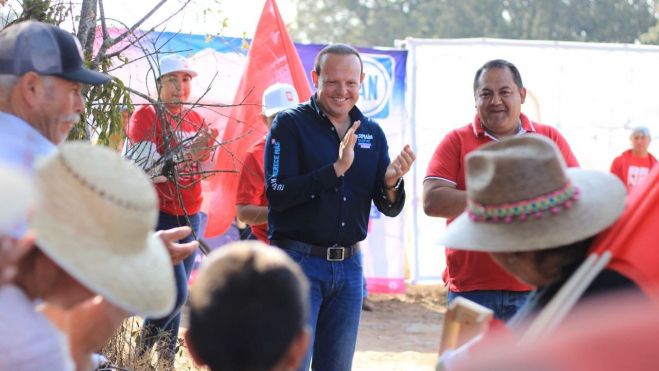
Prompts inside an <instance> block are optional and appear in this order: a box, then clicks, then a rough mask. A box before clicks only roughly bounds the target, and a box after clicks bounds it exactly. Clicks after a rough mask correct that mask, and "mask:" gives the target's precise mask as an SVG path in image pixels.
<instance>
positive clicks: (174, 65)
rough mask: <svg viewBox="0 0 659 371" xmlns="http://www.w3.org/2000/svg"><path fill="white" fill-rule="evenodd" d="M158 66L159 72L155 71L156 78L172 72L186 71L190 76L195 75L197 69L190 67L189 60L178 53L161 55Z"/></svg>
mask: <svg viewBox="0 0 659 371" xmlns="http://www.w3.org/2000/svg"><path fill="white" fill-rule="evenodd" d="M159 66H160V73H156V75H158V78H160V77H161V76H163V75H166V74H168V73H172V72H186V73H189V74H190V76H192V77H196V76H197V71H195V70H194V69H193V68H192V63H191V62H190V60H189V59H188V58H185V57H184V56H181V55H178V54H169V55H166V56H164V57H162V58H161V59H160V65H159Z"/></svg>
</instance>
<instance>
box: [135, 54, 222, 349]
mask: <svg viewBox="0 0 659 371" xmlns="http://www.w3.org/2000/svg"><path fill="white" fill-rule="evenodd" d="M157 67H158V68H156V76H157V81H156V87H157V90H158V99H159V101H160V102H162V105H153V106H152V105H145V106H142V108H140V109H139V110H137V111H136V112H135V113H134V114H133V116H132V117H131V120H130V123H129V127H128V132H127V134H128V143H127V146H126V148H127V149H126V153H125V154H124V155H125V156H126V157H127V158H130V159H132V160H134V161H135V162H136V163H137V164H138V165H140V166H141V167H142V168H144V169H145V170H146V171H147V172H149V173H151V174H152V176H154V183H156V190H157V191H158V198H159V200H160V214H159V217H158V225H157V227H156V229H157V230H165V229H170V228H175V227H179V226H186V225H187V226H190V227H191V228H192V230H193V231H194V233H193V236H190V237H188V238H186V239H184V240H181V242H188V241H192V240H193V238H196V236H197V235H198V233H199V224H200V215H199V211H200V209H201V203H202V192H201V179H202V175H201V174H200V171H201V164H202V163H203V162H205V161H208V160H209V159H210V155H211V152H212V151H213V149H214V144H215V137H216V136H217V130H215V129H211V128H209V127H208V125H207V124H206V123H205V122H204V119H203V118H202V117H201V115H199V113H197V112H196V111H195V110H194V109H192V108H191V107H189V106H188V104H189V100H190V93H191V88H192V85H191V84H192V79H193V78H194V77H196V76H197V72H195V70H194V69H193V68H192V66H191V63H190V61H189V60H188V59H187V58H185V57H183V56H180V55H177V54H170V55H167V56H165V57H163V58H162V59H160V61H159V64H158V66H157ZM155 169H164V173H165V174H163V171H162V170H155ZM194 259H195V254H192V255H190V256H189V257H188V258H186V259H185V260H184V261H183V262H182V263H181V264H178V265H177V266H176V267H175V272H176V284H177V290H178V298H177V302H176V307H175V308H174V310H173V311H172V312H171V313H169V314H168V315H167V316H165V317H163V318H157V319H151V318H150V319H147V320H146V321H145V322H144V331H143V333H142V336H141V338H142V340H143V344H144V346H145V348H144V350H146V349H148V348H150V347H151V346H152V345H153V344H154V343H155V341H156V340H157V335H158V334H159V333H161V332H163V331H166V332H168V333H169V335H168V336H167V339H164V340H166V341H167V342H168V349H169V350H170V351H171V353H172V355H173V352H174V347H175V345H176V339H177V337H178V328H179V323H180V318H181V315H180V311H181V308H182V307H183V304H184V303H185V300H186V298H187V293H188V278H189V277H190V273H191V271H192V265H193V263H194Z"/></svg>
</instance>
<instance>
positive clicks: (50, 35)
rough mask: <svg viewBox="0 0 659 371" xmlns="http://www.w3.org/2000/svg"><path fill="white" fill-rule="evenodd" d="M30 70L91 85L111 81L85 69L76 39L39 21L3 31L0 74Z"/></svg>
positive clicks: (100, 74)
mask: <svg viewBox="0 0 659 371" xmlns="http://www.w3.org/2000/svg"><path fill="white" fill-rule="evenodd" d="M29 71H34V72H36V73H38V74H40V75H52V76H58V77H61V78H63V79H66V80H70V81H76V82H80V83H84V84H91V85H100V84H104V83H106V82H108V81H110V80H111V79H112V77H110V76H108V75H105V74H102V73H100V72H96V71H92V70H90V69H88V68H86V67H85V65H84V62H83V56H82V48H81V47H80V42H78V39H77V38H75V36H73V35H72V34H70V33H68V32H66V31H64V30H62V29H61V28H59V27H57V26H53V25H50V24H47V23H42V22H36V21H25V22H20V23H17V24H15V25H12V26H9V27H7V28H5V29H4V30H2V31H0V74H9V75H16V76H22V75H23V74H25V73H26V72H29Z"/></svg>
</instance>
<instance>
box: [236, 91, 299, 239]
mask: <svg viewBox="0 0 659 371" xmlns="http://www.w3.org/2000/svg"><path fill="white" fill-rule="evenodd" d="M298 103H300V99H299V98H298V96H297V92H296V91H295V88H294V87H292V86H291V85H289V84H284V83H276V84H273V85H270V86H269V87H268V88H267V89H265V91H264V92H263V118H264V120H263V121H264V123H265V126H266V128H267V130H270V126H271V125H272V121H273V120H274V119H275V116H276V115H277V113H279V112H280V111H283V110H285V109H288V108H291V107H294V106H296V105H297V104H298ZM264 151H265V137H264V138H263V140H259V141H258V142H256V143H254V144H253V145H252V146H251V147H250V148H249V149H248V150H247V153H245V157H244V158H243V170H242V171H241V172H240V178H239V180H238V194H237V195H236V208H237V209H238V219H239V220H240V221H242V222H245V223H247V224H249V226H250V228H251V229H252V233H253V234H254V236H255V237H256V238H257V239H258V240H260V241H263V242H265V243H269V241H268V199H267V198H266V196H265V178H264V171H263V154H264Z"/></svg>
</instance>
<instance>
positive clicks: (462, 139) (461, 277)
mask: <svg viewBox="0 0 659 371" xmlns="http://www.w3.org/2000/svg"><path fill="white" fill-rule="evenodd" d="M520 119H521V121H522V130H521V132H520V134H523V133H536V134H541V135H544V136H546V137H548V138H549V139H551V140H553V141H554V142H555V143H556V144H557V145H558V148H559V150H560V151H561V154H562V155H563V157H564V158H565V162H566V164H567V166H569V167H577V166H579V163H578V162H577V159H576V157H575V156H574V154H573V153H572V150H571V149H570V146H569V145H568V144H567V141H566V140H565V138H563V136H562V135H561V134H560V133H559V132H558V130H556V129H555V128H554V127H552V126H547V125H542V124H539V123H536V122H532V121H531V120H529V119H528V118H527V117H526V116H525V115H523V114H521V115H520ZM493 140H495V139H494V138H492V137H491V136H489V135H488V134H487V133H486V132H485V131H484V129H483V127H482V126H481V124H480V119H479V117H478V116H476V117H475V119H474V122H472V123H470V124H468V125H466V126H463V127H461V128H458V129H454V130H452V131H451V132H449V133H448V134H447V135H446V136H445V137H444V139H443V140H442V141H441V142H440V143H439V146H437V149H435V153H434V154H433V156H432V159H431V160H430V164H429V165H428V172H427V173H426V177H425V179H442V180H446V181H449V182H451V183H454V184H455V188H456V189H459V190H465V189H466V184H465V157H466V155H467V154H468V153H469V152H471V151H473V150H475V149H476V148H478V147H480V146H482V145H483V144H485V143H489V142H491V141H493ZM453 219H455V218H451V219H448V220H447V221H446V223H447V224H449V223H451V222H452V221H453ZM443 278H444V282H446V284H447V285H448V287H449V290H451V291H455V292H464V291H475V290H510V291H527V290H531V289H532V287H531V286H528V285H526V284H524V283H521V282H520V281H518V280H517V279H516V278H515V277H513V276H511V275H510V274H508V273H507V272H506V271H504V270H503V268H501V267H499V265H498V264H496V263H495V262H494V261H493V260H492V258H490V256H489V254H488V253H484V252H474V251H464V250H454V249H451V248H449V247H447V248H446V270H445V271H444V274H443Z"/></svg>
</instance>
